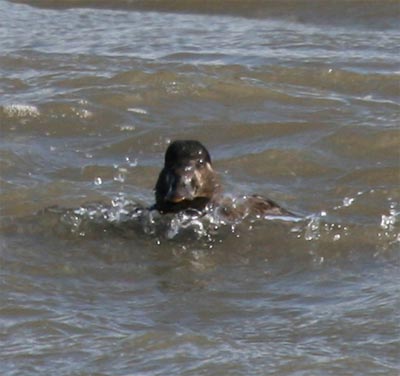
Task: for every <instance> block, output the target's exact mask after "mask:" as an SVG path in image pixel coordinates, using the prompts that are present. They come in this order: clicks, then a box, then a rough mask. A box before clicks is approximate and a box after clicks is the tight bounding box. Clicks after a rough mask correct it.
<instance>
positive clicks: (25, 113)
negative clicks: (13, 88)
mask: <svg viewBox="0 0 400 376" xmlns="http://www.w3.org/2000/svg"><path fill="white" fill-rule="evenodd" d="M4 112H5V114H6V115H7V116H9V117H38V116H39V115H40V111H39V109H38V108H37V107H36V106H32V105H28V104H10V105H7V106H4Z"/></svg>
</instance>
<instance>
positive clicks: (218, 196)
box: [153, 140, 293, 217]
mask: <svg viewBox="0 0 400 376" xmlns="http://www.w3.org/2000/svg"><path fill="white" fill-rule="evenodd" d="M155 196H156V203H155V205H154V206H153V209H156V210H158V211H159V212H160V213H162V214H164V213H178V212H181V211H194V212H196V213H199V212H200V213H201V212H205V211H207V210H208V209H209V208H213V207H216V206H218V207H221V208H222V211H223V212H224V214H225V215H227V216H229V217H243V216H247V215H259V216H268V215H273V216H287V215H289V216H292V215H293V214H292V213H290V212H289V211H287V210H285V209H283V208H282V207H280V206H279V205H278V204H276V203H275V202H274V201H272V200H269V199H266V198H263V197H261V196H258V195H252V196H242V197H241V198H240V200H238V202H235V204H232V199H228V198H224V197H222V188H221V184H220V181H219V179H218V175H217V173H216V172H215V171H214V169H213V167H212V164H211V157H210V154H209V152H208V150H207V149H206V148H205V147H204V146H203V145H202V144H201V143H200V142H199V141H194V140H177V141H174V142H172V143H171V144H170V145H169V146H168V148H167V151H166V153H165V162H164V167H163V169H162V170H161V172H160V175H159V176H158V180H157V184H156V186H155Z"/></svg>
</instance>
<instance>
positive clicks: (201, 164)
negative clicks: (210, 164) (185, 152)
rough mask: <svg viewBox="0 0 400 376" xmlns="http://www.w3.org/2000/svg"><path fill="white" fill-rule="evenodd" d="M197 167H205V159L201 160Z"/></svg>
mask: <svg viewBox="0 0 400 376" xmlns="http://www.w3.org/2000/svg"><path fill="white" fill-rule="evenodd" d="M196 164H197V167H204V164H205V163H204V160H203V159H199V160H198V161H197V163H196Z"/></svg>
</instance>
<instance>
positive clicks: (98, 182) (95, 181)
mask: <svg viewBox="0 0 400 376" xmlns="http://www.w3.org/2000/svg"><path fill="white" fill-rule="evenodd" d="M102 184H103V180H101V177H99V176H98V177H97V178H95V179H94V185H102Z"/></svg>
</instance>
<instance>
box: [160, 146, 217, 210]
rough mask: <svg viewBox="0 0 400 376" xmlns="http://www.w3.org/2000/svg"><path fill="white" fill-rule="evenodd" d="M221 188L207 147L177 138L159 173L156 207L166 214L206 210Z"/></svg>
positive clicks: (168, 151) (166, 154)
mask: <svg viewBox="0 0 400 376" xmlns="http://www.w3.org/2000/svg"><path fill="white" fill-rule="evenodd" d="M219 187H220V185H219V182H218V178H217V175H216V173H215V172H214V170H213V168H212V166H211V158H210V154H209V153H208V151H207V149H206V148H205V147H204V146H203V145H202V144H201V143H200V142H198V141H192V140H179V141H174V142H172V143H171V144H170V145H169V146H168V149H167V151H166V153H165V163H164V168H163V169H162V170H161V172H160V175H159V176H158V181H157V184H156V187H155V191H156V205H155V208H156V209H157V210H159V211H160V212H162V213H176V212H179V211H182V210H187V209H196V210H203V209H204V208H205V206H206V205H207V204H208V203H209V202H211V201H212V200H213V198H214V197H215V195H216V194H217V192H218V191H219Z"/></svg>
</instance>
